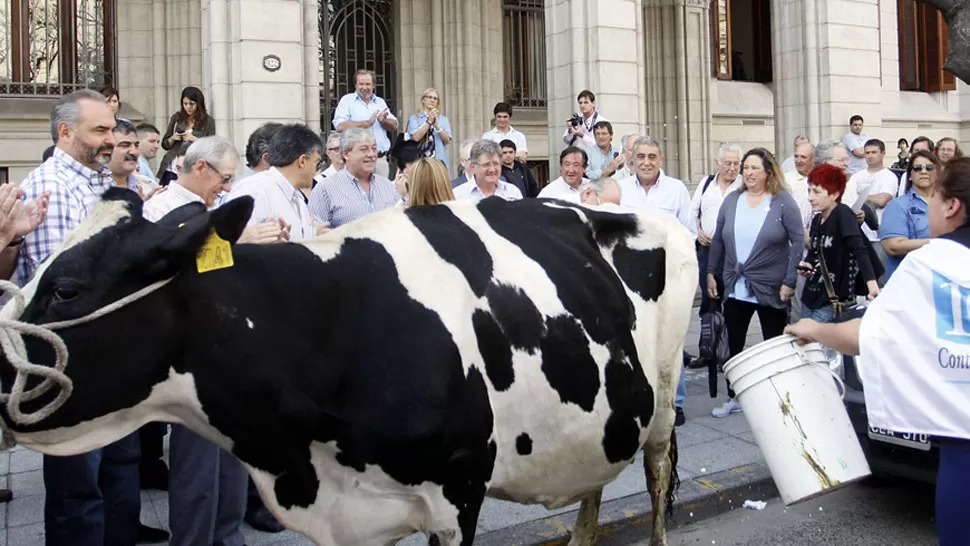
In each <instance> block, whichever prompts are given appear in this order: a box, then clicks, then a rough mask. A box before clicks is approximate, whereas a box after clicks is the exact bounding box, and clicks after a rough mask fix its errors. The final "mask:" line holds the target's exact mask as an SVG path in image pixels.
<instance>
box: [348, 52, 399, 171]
mask: <svg viewBox="0 0 970 546" xmlns="http://www.w3.org/2000/svg"><path fill="white" fill-rule="evenodd" d="M354 86H355V87H356V90H355V91H354V92H353V93H349V94H347V95H344V96H343V97H341V98H340V102H339V103H337V109H336V111H335V112H334V116H333V128H334V129H336V130H337V131H338V132H343V131H345V130H347V129H351V128H354V127H359V128H361V129H367V130H369V131H370V132H371V133H372V134H373V135H374V142H376V143H377V165H376V171H375V172H376V173H377V174H379V175H381V176H383V177H384V178H387V177H388V175H389V174H390V165H388V163H387V157H386V156H387V152H388V151H390V149H391V139H389V138H388V137H387V131H393V130H395V129H397V118H396V117H394V114H392V113H391V110H390V109H389V108H388V107H387V103H386V102H384V99H382V98H381V97H378V96H377V95H375V94H374V73H373V72H372V71H370V70H358V71H357V73H356V74H354Z"/></svg>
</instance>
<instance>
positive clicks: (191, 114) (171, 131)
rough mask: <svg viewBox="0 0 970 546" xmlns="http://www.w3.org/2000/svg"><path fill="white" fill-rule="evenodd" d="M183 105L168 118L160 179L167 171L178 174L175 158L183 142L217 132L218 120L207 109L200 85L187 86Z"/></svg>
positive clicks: (192, 140) (159, 171)
mask: <svg viewBox="0 0 970 546" xmlns="http://www.w3.org/2000/svg"><path fill="white" fill-rule="evenodd" d="M179 102H180V104H181V105H182V107H181V108H180V109H179V111H178V112H175V113H174V114H172V117H171V119H169V120H168V129H166V130H165V136H163V137H162V148H164V149H165V150H167V152H166V153H165V156H164V157H163V158H162V162H161V164H159V167H158V176H157V178H158V179H159V180H161V179H162V176H163V175H164V174H165V172H166V171H171V172H173V173H175V174H176V175H178V171H177V170H176V169H175V158H176V156H177V154H178V150H179V147H180V146H181V145H182V143H183V142H188V143H192V142H195V141H196V140H198V139H200V138H202V137H207V136H212V135H214V134H216V122H215V120H214V119H212V116H210V115H209V114H208V112H207V111H206V109H205V95H203V94H202V90H200V89H199V88H198V87H186V88H185V89H183V90H182V98H181V99H180V101H179Z"/></svg>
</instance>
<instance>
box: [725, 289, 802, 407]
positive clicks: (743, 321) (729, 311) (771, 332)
mask: <svg viewBox="0 0 970 546" xmlns="http://www.w3.org/2000/svg"><path fill="white" fill-rule="evenodd" d="M755 313H758V321H759V322H760V323H761V335H762V336H763V339H765V340H768V339H771V338H773V337H778V336H780V335H781V334H783V333H785V326H787V325H788V310H787V309H776V308H774V307H768V306H767V305H758V304H757V303H750V302H746V301H741V300H736V299H734V298H728V299H727V300H726V301H725V302H724V325H725V326H726V327H727V333H728V349H730V351H731V358H734V357H735V356H736V355H738V354H740V353H741V351H743V350H744V343H745V341H747V339H748V325H749V324H751V317H752V316H754V314H755ZM724 382H725V383H727V388H728V396H730V397H731V398H732V399H733V398H734V391H733V390H731V383H730V382H729V381H728V380H727V378H726V377H725V378H724Z"/></svg>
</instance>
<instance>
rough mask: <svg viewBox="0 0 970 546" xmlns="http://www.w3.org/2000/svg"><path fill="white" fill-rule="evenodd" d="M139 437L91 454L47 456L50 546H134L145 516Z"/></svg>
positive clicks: (46, 517)
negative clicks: (141, 488) (140, 477)
mask: <svg viewBox="0 0 970 546" xmlns="http://www.w3.org/2000/svg"><path fill="white" fill-rule="evenodd" d="M140 458H141V448H140V445H139V440H138V433H137V432H136V433H134V434H129V435H128V436H125V437H124V438H122V439H120V440H118V441H117V442H115V443H113V444H109V445H107V446H105V447H103V448H101V449H96V450H94V451H91V452H90V453H84V454H81V455H71V456H68V457H52V456H48V455H45V456H44V470H43V472H44V489H45V490H46V493H47V498H46V500H45V503H44V532H45V534H46V537H47V539H46V544H47V546H131V545H133V544H135V540H136V538H137V536H138V522H139V520H138V518H139V515H140V512H141V494H140V485H141V483H140V481H139V478H138V461H139V460H140Z"/></svg>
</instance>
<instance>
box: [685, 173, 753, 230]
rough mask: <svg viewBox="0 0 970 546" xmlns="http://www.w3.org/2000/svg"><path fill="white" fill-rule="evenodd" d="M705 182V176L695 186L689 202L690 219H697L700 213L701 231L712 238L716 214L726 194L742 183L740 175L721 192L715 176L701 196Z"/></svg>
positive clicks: (715, 228) (715, 224) (715, 225)
mask: <svg viewBox="0 0 970 546" xmlns="http://www.w3.org/2000/svg"><path fill="white" fill-rule="evenodd" d="M706 181H707V176H705V177H704V178H702V179H701V181H700V182H699V183H698V184H697V189H695V190H694V198H693V199H691V202H690V217H691V218H697V215H698V213H700V217H701V229H702V230H704V233H706V234H707V235H708V236H710V237H713V236H714V232H715V231H716V230H717V213H718V212H719V211H720V210H721V203H723V202H724V198H725V197H726V196H727V194H729V193H731V192H732V191H734V190H736V189H738V188H740V187H741V184H743V183H744V182H743V180H742V179H741V175H738V177H737V178H735V179H734V182H732V183H731V185H730V186H728V188H727V189H726V190H721V185H720V184H718V183H717V175H715V176H714V178H712V179H711V183H710V184H708V186H707V191H705V192H704V193H703V195H702V194H701V192H702V191H703V190H704V183H705V182H706Z"/></svg>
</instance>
